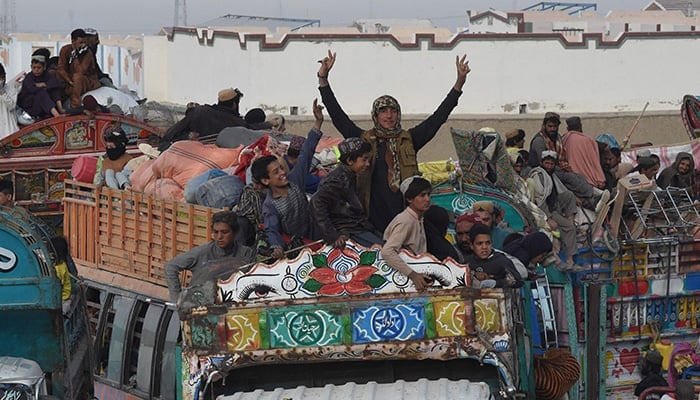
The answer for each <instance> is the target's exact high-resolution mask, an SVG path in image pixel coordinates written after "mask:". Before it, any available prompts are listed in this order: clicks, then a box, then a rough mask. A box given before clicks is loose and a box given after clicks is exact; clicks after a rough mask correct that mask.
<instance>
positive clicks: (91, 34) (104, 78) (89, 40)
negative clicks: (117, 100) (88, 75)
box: [85, 28, 115, 88]
mask: <svg viewBox="0 0 700 400" xmlns="http://www.w3.org/2000/svg"><path fill="white" fill-rule="evenodd" d="M85 43H86V45H87V47H88V48H89V49H90V52H92V57H93V59H94V60H95V69H96V70H97V79H99V81H100V83H101V84H102V86H107V87H111V88H114V87H115V86H114V82H112V78H110V77H109V74H106V73H104V72H102V68H100V64H99V63H98V62H97V46H98V45H99V44H100V34H99V33H98V32H97V30H96V29H94V28H85Z"/></svg>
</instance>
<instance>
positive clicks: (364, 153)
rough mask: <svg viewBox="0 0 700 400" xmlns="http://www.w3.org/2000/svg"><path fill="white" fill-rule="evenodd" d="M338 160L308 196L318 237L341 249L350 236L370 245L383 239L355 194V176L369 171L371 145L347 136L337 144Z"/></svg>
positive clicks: (363, 244) (367, 245)
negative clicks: (314, 192) (309, 196)
mask: <svg viewBox="0 0 700 400" xmlns="http://www.w3.org/2000/svg"><path fill="white" fill-rule="evenodd" d="M338 150H339V151H340V163H339V164H338V166H337V167H336V168H335V169H334V170H333V171H331V173H330V174H328V176H326V177H325V178H324V179H323V181H321V184H320V185H319V187H318V191H317V192H316V194H315V195H314V196H313V197H312V198H311V204H312V205H313V209H314V215H315V216H316V222H317V223H318V227H319V230H320V233H321V238H322V239H323V241H324V242H325V243H326V244H329V245H333V246H335V247H336V248H339V249H342V248H343V247H345V242H346V241H347V240H348V239H352V240H354V241H355V242H357V243H358V244H360V245H362V246H365V247H370V246H372V245H374V244H379V245H381V244H382V243H383V242H384V241H383V240H382V239H381V237H380V236H379V233H378V232H377V231H376V229H375V228H374V226H372V224H370V222H369V221H368V220H367V215H366V213H365V210H364V209H363V207H362V202H361V201H360V197H359V196H358V193H357V175H358V174H366V173H367V172H368V171H369V162H370V161H369V158H370V156H371V153H372V147H371V146H370V144H369V143H367V142H363V141H362V140H361V139H360V138H349V139H345V140H343V141H342V142H341V143H340V144H339V145H338Z"/></svg>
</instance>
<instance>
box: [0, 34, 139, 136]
mask: <svg viewBox="0 0 700 400" xmlns="http://www.w3.org/2000/svg"><path fill="white" fill-rule="evenodd" d="M70 38H71V42H70V43H69V44H66V45H64V46H63V47H61V49H60V50H59V52H58V55H56V56H52V55H51V50H49V49H48V48H38V49H36V50H34V51H33V52H32V55H31V59H30V61H29V62H30V71H29V72H28V73H26V74H24V76H22V77H21V85H19V84H18V85H19V86H18V87H16V85H15V83H16V82H15V81H13V82H8V84H6V79H7V76H6V72H5V68H4V66H3V65H2V64H0V81H1V82H2V83H0V138H2V137H4V136H8V135H9V134H11V133H14V132H15V131H17V129H18V122H19V124H21V125H27V124H30V123H33V122H37V121H40V120H43V119H46V118H51V117H58V116H62V115H78V114H87V115H88V116H91V115H93V114H94V113H96V112H115V113H121V114H124V113H127V112H128V111H130V110H128V109H122V108H125V107H124V104H128V103H129V101H128V100H124V97H126V98H128V97H129V96H131V94H128V95H127V94H125V93H124V94H122V93H121V92H119V91H118V90H117V88H116V87H115V86H114V83H113V81H112V79H111V78H110V76H109V74H106V73H104V72H103V71H102V69H101V68H100V65H99V64H98V63H97V50H98V45H99V44H100V37H99V33H98V32H97V31H96V30H95V29H92V28H85V29H80V28H78V29H75V30H73V31H72V32H71V34H70ZM19 80H20V79H18V81H19ZM99 88H110V89H111V90H113V91H112V92H110V94H111V95H112V102H113V104H107V105H105V104H101V103H100V101H102V100H103V99H102V98H101V97H100V96H97V98H96V96H93V95H92V94H90V93H88V92H91V91H94V90H95V89H99ZM117 92H119V93H117ZM98 98H99V99H100V100H99V101H98ZM143 100H145V99H138V101H137V100H136V99H134V102H136V103H138V102H141V103H142V102H143ZM103 102H104V101H103ZM120 105H121V106H122V107H121V108H120V107H119V106H120ZM108 106H109V107H108Z"/></svg>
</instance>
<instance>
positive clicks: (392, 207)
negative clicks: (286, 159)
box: [317, 50, 471, 231]
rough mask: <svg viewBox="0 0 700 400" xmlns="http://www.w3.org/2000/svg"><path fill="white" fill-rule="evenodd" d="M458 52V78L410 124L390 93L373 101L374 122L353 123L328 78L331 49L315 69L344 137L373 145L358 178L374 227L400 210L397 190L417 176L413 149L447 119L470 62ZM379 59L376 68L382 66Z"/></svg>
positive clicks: (381, 226) (380, 226) (325, 101)
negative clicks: (363, 172) (366, 171)
mask: <svg viewBox="0 0 700 400" xmlns="http://www.w3.org/2000/svg"><path fill="white" fill-rule="evenodd" d="M466 57H467V56H466V55H465V56H463V57H461V58H460V57H459V56H457V58H456V62H455V65H456V68H457V81H456V82H455V84H454V86H453V87H452V88H451V89H450V91H449V93H448V94H447V96H446V97H445V99H444V100H443V101H442V103H441V104H440V105H439V106H438V108H437V109H436V110H435V112H434V113H433V114H432V115H431V116H429V117H428V118H427V119H425V120H424V121H423V122H421V123H420V124H418V125H416V126H414V127H413V128H409V129H404V128H403V127H402V126H401V106H400V105H399V102H398V101H397V100H396V99H395V98H393V97H391V96H387V95H384V96H381V97H379V98H377V99H376V100H374V103H373V104H372V121H373V122H374V126H373V127H372V128H371V129H369V130H365V129H363V128H360V127H359V126H357V125H356V124H355V123H354V122H353V121H352V120H351V119H350V117H348V115H347V114H346V113H345V111H343V109H342V108H341V106H340V104H339V103H338V100H337V99H336V98H335V94H334V93H333V91H332V90H331V87H330V85H329V83H328V74H329V73H330V71H331V69H332V68H333V64H335V60H336V55H335V53H333V52H331V51H330V50H329V51H328V56H327V57H325V58H323V59H322V60H320V61H319V62H320V63H321V66H320V68H319V70H318V73H317V76H318V84H319V88H318V90H319V92H320V93H321V98H322V100H323V104H325V105H326V107H327V108H328V114H329V115H330V116H331V119H332V120H333V125H335V127H336V129H338V131H339V132H340V134H341V135H343V137H345V138H349V137H359V138H361V139H362V140H363V141H365V142H368V143H369V144H370V145H372V157H371V158H370V161H371V162H372V163H371V164H370V173H369V174H367V176H366V177H364V178H363V179H360V181H359V182H358V190H359V192H360V199H361V200H362V203H363V206H364V208H365V211H366V212H367V213H368V214H369V221H370V222H371V223H372V225H374V226H375V227H376V228H377V229H379V230H380V231H381V230H384V229H385V228H386V227H387V225H388V224H389V222H390V221H391V220H392V218H394V217H395V216H396V215H397V214H399V213H400V212H402V211H403V210H404V203H403V196H402V195H401V192H400V190H399V185H400V183H401V182H402V180H405V179H406V178H409V177H411V176H415V175H418V162H417V160H416V152H418V151H419V150H420V149H421V148H423V147H424V146H425V145H426V144H428V142H429V141H430V140H432V139H433V138H434V137H435V134H437V131H438V129H440V127H441V126H442V124H444V123H445V121H447V118H448V117H449V115H450V113H451V112H452V110H453V109H454V108H455V107H456V106H457V101H458V99H459V97H460V96H461V95H462V88H463V87H464V83H465V82H466V80H467V74H468V73H469V72H470V71H471V70H470V69H469V61H467V60H466ZM380 65H381V63H379V64H378V67H379V68H381V66H380Z"/></svg>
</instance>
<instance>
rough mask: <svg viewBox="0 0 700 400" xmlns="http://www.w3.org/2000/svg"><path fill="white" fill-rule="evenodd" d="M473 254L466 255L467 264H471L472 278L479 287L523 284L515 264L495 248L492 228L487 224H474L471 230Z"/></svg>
mask: <svg viewBox="0 0 700 400" xmlns="http://www.w3.org/2000/svg"><path fill="white" fill-rule="evenodd" d="M469 239H470V240H471V243H472V250H473V251H474V253H473V254H471V255H469V256H467V257H466V259H465V260H464V262H465V264H468V265H469V269H470V270H471V272H472V279H473V280H474V282H475V284H476V283H477V282H478V285H479V286H478V287H482V288H492V287H497V288H504V287H519V286H522V284H521V283H520V284H519V282H518V279H516V277H515V273H517V272H515V273H514V272H513V271H515V266H514V265H513V262H512V261H510V259H509V258H508V256H506V255H505V254H504V253H501V252H497V251H494V250H493V246H492V244H491V230H490V229H489V227H488V226H486V225H482V224H479V225H474V227H473V228H472V229H471V231H470V232H469Z"/></svg>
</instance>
